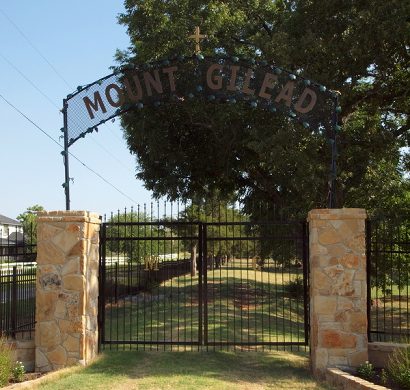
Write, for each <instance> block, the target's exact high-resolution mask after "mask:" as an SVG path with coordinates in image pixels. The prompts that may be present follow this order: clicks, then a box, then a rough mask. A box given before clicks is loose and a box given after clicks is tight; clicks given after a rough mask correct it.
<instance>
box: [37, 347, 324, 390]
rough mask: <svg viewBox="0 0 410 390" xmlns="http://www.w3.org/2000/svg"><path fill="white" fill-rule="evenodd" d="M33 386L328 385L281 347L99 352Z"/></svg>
mask: <svg viewBox="0 0 410 390" xmlns="http://www.w3.org/2000/svg"><path fill="white" fill-rule="evenodd" d="M37 388H40V389H45V390H48V389H49V390H59V389H61V390H63V389H64V390H68V389H76V390H77V389H93V390H97V389H104V390H105V389H113V390H116V389H127V390H128V389H195V390H200V389H215V390H218V389H221V390H222V389H223V390H230V389H232V390H234V389H235V390H241V389H255V390H258V389H317V390H322V389H323V390H324V389H331V387H329V386H327V385H325V384H321V383H318V382H316V381H315V380H314V379H313V378H312V376H311V374H310V372H309V370H308V359H307V357H306V356H302V355H296V354H290V353H285V352H269V353H267V352H257V353H255V352H246V353H241V352H237V353H235V352H206V353H201V352H142V351H126V352H105V353H104V354H102V355H101V356H100V358H99V359H98V360H97V361H96V362H95V363H93V364H92V365H91V366H89V367H87V368H75V369H71V370H68V371H65V372H64V371H63V372H62V373H61V376H60V378H58V379H51V380H49V381H47V382H46V383H43V384H41V385H39V386H38V387H37Z"/></svg>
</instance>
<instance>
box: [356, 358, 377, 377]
mask: <svg viewBox="0 0 410 390" xmlns="http://www.w3.org/2000/svg"><path fill="white" fill-rule="evenodd" d="M357 375H358V376H360V378H363V379H366V380H368V381H371V380H373V378H374V376H375V375H376V371H375V370H374V368H373V365H372V363H369V362H365V363H363V364H361V365H360V366H359V367H357Z"/></svg>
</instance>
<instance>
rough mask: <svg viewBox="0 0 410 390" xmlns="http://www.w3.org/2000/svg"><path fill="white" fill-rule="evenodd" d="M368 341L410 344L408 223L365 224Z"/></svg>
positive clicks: (400, 220) (395, 220) (393, 220)
mask: <svg viewBox="0 0 410 390" xmlns="http://www.w3.org/2000/svg"><path fill="white" fill-rule="evenodd" d="M366 230H367V251H366V252H367V285H368V290H367V296H368V303H367V312H368V336H369V340H370V341H390V342H407V343H408V342H409V340H410V311H409V298H410V219H409V218H404V217H401V218H397V217H396V218H383V219H374V220H368V221H367V229H366Z"/></svg>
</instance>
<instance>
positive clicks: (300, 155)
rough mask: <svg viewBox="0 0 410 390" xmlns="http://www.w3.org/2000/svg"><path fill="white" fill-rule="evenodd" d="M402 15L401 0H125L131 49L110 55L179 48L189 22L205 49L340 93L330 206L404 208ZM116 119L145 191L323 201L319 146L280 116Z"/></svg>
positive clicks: (193, 107)
mask: <svg viewBox="0 0 410 390" xmlns="http://www.w3.org/2000/svg"><path fill="white" fill-rule="evenodd" d="M409 14H410V5H409V3H408V2H405V1H401V0H393V1H391V2H385V1H384V0H376V1H374V2H360V1H357V0H354V1H351V2H349V3H346V2H340V1H336V0H331V1H328V2H325V3H324V2H323V1H319V0H314V1H309V2H306V1H302V0H296V1H292V2H288V1H270V0H262V1H256V0H245V1H239V2H238V1H234V0H227V1H223V2H220V1H216V0H211V1H206V2H205V1H199V0H195V1H192V0H189V1H188V0H181V1H167V2H164V1H162V0H126V1H125V12H124V14H122V15H120V16H119V22H120V23H121V24H123V25H125V26H126V27H127V31H128V34H129V36H130V39H131V47H130V49H129V50H128V51H124V52H118V53H117V60H118V62H119V63H120V64H125V63H141V62H146V61H151V60H156V59H160V58H165V57H169V56H171V55H174V54H185V55H190V54H192V52H193V48H194V46H193V42H192V40H189V39H188V38H187V37H188V36H189V35H190V34H192V32H193V30H194V27H195V26H196V25H199V26H201V30H202V32H204V33H206V34H208V36H209V38H208V40H206V41H204V42H203V44H202V50H203V53H204V54H205V55H213V54H214V53H215V51H218V52H220V53H228V54H230V55H244V56H248V57H249V56H259V57H260V59H262V60H263V59H266V60H274V61H275V62H276V63H277V64H280V65H282V66H284V67H285V68H287V69H289V70H291V71H298V73H300V74H301V75H302V76H304V77H306V78H309V79H312V80H316V81H318V82H320V83H322V84H324V85H326V86H327V87H329V88H331V89H333V90H338V91H340V92H341V106H342V113H341V115H340V122H341V123H342V124H343V131H342V132H341V133H340V135H339V139H338V145H339V152H340V153H339V154H340V155H339V159H338V179H337V203H338V206H344V207H366V208H367V209H368V210H369V211H370V212H371V213H378V212H379V211H380V210H383V211H386V210H387V211H389V210H392V209H395V208H397V207H407V208H408V207H409V204H410V195H409V194H410V188H409V180H408V178H406V177H405V175H404V173H405V171H406V169H408V166H409V157H408V151H407V150H406V149H402V147H404V146H407V145H408V144H409V139H410V133H409V129H410V121H409V117H408V113H409V112H410V98H409V93H408V90H407V89H406V88H407V87H406V86H407V85H409V83H410V74H409V72H408V70H407V67H408V57H409V49H408V43H407V41H408V39H407V37H408V21H407V19H406V15H409ZM122 125H123V127H124V130H125V136H126V139H127V143H128V147H129V149H130V150H131V151H132V153H134V154H135V155H136V157H137V164H138V168H139V173H138V174H137V176H138V177H139V178H140V179H142V180H143V181H144V183H145V185H146V187H147V188H148V189H150V190H152V191H154V194H155V195H158V196H161V195H166V196H168V197H171V198H177V197H185V198H195V197H209V196H210V195H212V194H214V193H218V194H219V195H223V196H224V197H227V198H229V197H231V196H232V195H233V196H235V197H236V198H239V199H241V200H242V201H243V202H244V203H245V204H246V205H250V204H251V203H252V202H254V201H255V200H263V201H266V202H268V203H270V204H275V205H276V206H277V207H278V209H281V210H286V212H287V214H288V215H289V214H290V215H291V216H301V215H302V216H303V217H304V216H305V214H306V212H307V211H308V210H309V209H311V208H314V207H318V206H324V205H326V201H327V189H328V172H329V165H330V151H329V149H330V148H329V145H328V144H327V142H326V140H325V139H324V137H323V136H321V135H319V134H318V133H316V132H313V133H312V132H311V131H309V130H307V129H304V128H302V127H301V126H299V125H298V124H296V123H292V122H290V121H288V120H287V119H286V118H283V117H281V116H280V115H273V114H271V113H267V112H264V111H259V110H252V109H251V108H249V107H248V106H245V105H244V104H236V105H214V104H208V103H204V102H202V101H199V100H195V99H193V100H189V101H185V102H184V103H178V104H170V105H168V106H164V107H163V108H161V110H158V109H154V108H146V109H145V108H144V110H142V111H141V112H134V111H130V112H129V113H127V114H125V115H124V116H123V117H122ZM159 140H160V142H159Z"/></svg>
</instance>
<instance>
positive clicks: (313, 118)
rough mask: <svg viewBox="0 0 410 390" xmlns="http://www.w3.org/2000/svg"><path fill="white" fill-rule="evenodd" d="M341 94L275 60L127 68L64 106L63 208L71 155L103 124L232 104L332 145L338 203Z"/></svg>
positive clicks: (198, 58) (185, 61)
mask: <svg viewBox="0 0 410 390" xmlns="http://www.w3.org/2000/svg"><path fill="white" fill-rule="evenodd" d="M338 97H339V96H338V93H337V92H335V91H332V90H329V89H327V88H326V87H325V86H323V85H320V84H319V83H316V82H314V81H311V80H308V79H307V78H305V77H301V76H300V75H298V74H297V73H296V72H291V71H288V70H286V69H283V68H281V67H280V66H278V65H277V64H275V63H274V62H273V61H262V60H260V59H258V58H256V59H255V58H240V57H237V56H228V55H219V56H217V55H215V56H210V57H204V56H203V55H202V54H197V55H193V56H174V57H173V58H169V59H163V60H160V61H156V62H152V63H144V64H129V65H126V66H122V67H119V68H118V69H116V71H115V72H114V73H112V74H110V75H108V76H105V77H103V78H101V79H99V80H97V81H95V82H93V83H90V84H87V85H85V86H79V87H78V88H77V90H76V91H74V92H73V93H71V94H69V95H68V96H67V97H66V99H64V101H63V110H62V112H63V115H64V126H63V128H62V129H61V130H62V132H63V134H64V152H63V156H64V165H65V182H64V184H63V187H64V190H65V195H66V209H67V210H69V209H70V176H69V152H68V149H69V147H70V146H71V145H73V144H74V143H75V142H76V141H78V140H79V139H81V138H84V137H85V136H86V135H87V134H88V133H92V132H94V131H97V130H98V126H100V125H101V124H103V123H105V122H107V121H109V120H113V119H114V118H115V117H117V116H119V115H122V114H124V113H126V112H128V111H131V110H133V111H135V112H144V108H146V107H155V108H156V109H161V106H163V105H165V104H170V103H172V104H189V103H187V102H189V101H192V99H198V100H200V101H202V102H203V103H204V104H215V103H217V104H236V103H237V102H241V103H243V104H247V105H249V106H250V107H252V108H254V109H262V110H265V111H269V112H270V113H271V114H272V116H274V115H276V114H277V113H280V114H281V115H284V116H286V117H288V118H289V119H291V120H295V121H297V122H299V123H300V124H301V125H302V126H303V127H304V128H305V129H308V130H309V131H312V132H317V133H319V134H320V135H321V136H323V137H324V138H325V139H326V140H327V141H328V142H329V144H330V147H331V161H329V163H330V173H331V175H330V180H329V191H328V192H329V194H328V196H327V197H328V206H329V208H333V207H334V205H335V197H334V193H335V179H336V156H337V150H336V140H337V132H338V131H339V130H340V127H339V126H338V112H340V107H339V103H338Z"/></svg>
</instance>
